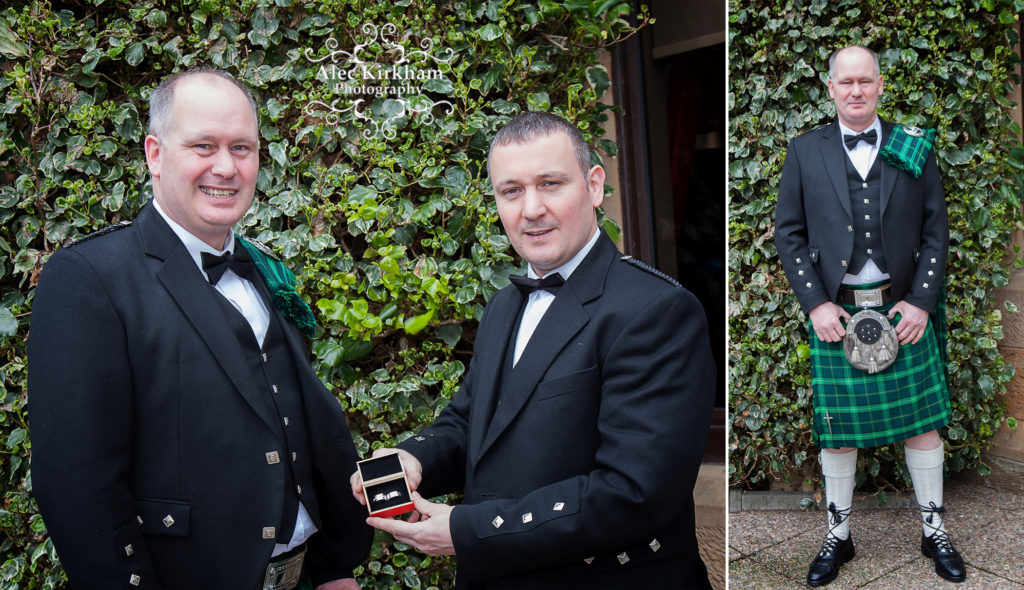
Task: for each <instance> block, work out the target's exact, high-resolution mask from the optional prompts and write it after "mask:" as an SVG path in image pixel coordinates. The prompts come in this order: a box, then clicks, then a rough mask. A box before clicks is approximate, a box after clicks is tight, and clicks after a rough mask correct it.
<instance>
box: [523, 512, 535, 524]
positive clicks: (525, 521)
mask: <svg viewBox="0 0 1024 590" xmlns="http://www.w3.org/2000/svg"><path fill="white" fill-rule="evenodd" d="M531 522H533V513H532V512H527V513H526V514H524V515H523V524H528V523H531Z"/></svg>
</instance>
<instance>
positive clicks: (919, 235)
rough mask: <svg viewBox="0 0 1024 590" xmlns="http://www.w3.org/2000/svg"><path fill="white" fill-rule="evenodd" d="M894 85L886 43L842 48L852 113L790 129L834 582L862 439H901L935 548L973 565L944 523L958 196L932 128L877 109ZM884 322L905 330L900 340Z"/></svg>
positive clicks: (847, 546) (786, 245)
mask: <svg viewBox="0 0 1024 590" xmlns="http://www.w3.org/2000/svg"><path fill="white" fill-rule="evenodd" d="M882 88H883V82H882V76H881V72H880V70H879V64H878V56H877V55H876V54H875V53H874V52H873V51H871V50H870V49H867V48H865V47H859V46H851V47H844V48H842V49H840V50H838V51H836V52H835V53H834V54H832V56H831V58H830V59H829V78H828V91H829V96H831V97H832V100H833V101H834V103H835V108H836V115H837V118H838V121H836V122H835V123H833V124H831V125H826V126H824V127H820V128H818V129H815V130H813V131H810V132H808V133H805V134H803V135H801V136H799V137H797V138H795V139H793V140H792V141H791V142H790V144H789V148H788V150H787V152H786V161H785V164H784V165H783V167H782V182H781V184H780V186H779V201H778V205H777V207H776V214H775V215H776V216H775V245H776V248H777V249H778V253H779V258H780V261H781V262H782V267H783V269H784V270H785V272H786V278H787V279H788V280H789V284H790V286H791V287H792V288H793V291H794V293H795V294H796V297H797V299H798V300H799V301H800V307H801V308H802V309H803V311H804V312H805V313H807V315H808V318H809V320H810V333H809V337H810V348H811V375H812V388H813V394H814V395H813V403H814V435H815V438H816V440H817V442H818V444H819V446H820V447H821V449H822V451H821V455H820V461H821V469H822V473H823V475H824V479H825V497H826V503H827V506H828V531H827V533H826V534H825V539H824V541H823V543H822V547H821V550H820V551H819V552H818V555H817V556H816V557H815V558H814V560H813V561H812V563H811V566H810V569H809V571H808V574H807V583H808V584H809V585H810V586H823V585H825V584H828V583H829V582H831V581H832V580H834V579H835V578H836V577H837V576H838V575H839V570H840V566H841V565H842V564H843V563H845V562H847V561H849V560H850V559H852V558H853V557H854V546H853V537H852V536H851V535H850V528H849V522H848V519H849V516H850V508H851V505H852V501H853V487H854V477H855V475H856V473H857V449H858V448H868V447H875V446H880V445H888V444H891V443H895V442H900V441H905V444H904V452H905V454H906V461H907V470H908V471H909V472H910V476H911V479H912V481H913V484H914V493H915V494H916V497H917V502H918V504H920V507H921V516H922V528H923V531H922V533H923V534H922V536H921V551H922V553H923V554H924V555H925V556H926V557H930V558H932V559H933V560H934V562H935V571H936V573H937V574H938V575H939V576H941V577H943V578H945V579H947V580H950V581H953V582H961V581H963V580H964V579H965V577H966V571H965V570H964V564H963V560H962V559H961V557H960V554H959V553H958V552H957V550H956V549H955V548H954V547H953V544H952V542H951V541H950V539H949V536H948V533H947V532H946V527H945V524H944V522H943V519H944V515H945V510H946V509H945V506H943V503H942V471H943V447H942V439H941V438H940V436H939V433H938V429H939V428H941V427H943V426H945V425H946V424H947V423H948V422H949V417H950V403H949V388H948V384H947V383H946V377H945V366H944V365H943V360H942V356H943V355H942V354H941V350H942V349H941V346H942V344H941V342H942V340H941V337H942V330H943V328H942V326H943V325H944V322H943V321H941V317H942V313H943V311H942V303H941V302H942V295H941V293H942V284H943V280H944V275H945V268H946V254H947V250H948V248H949V223H948V220H947V218H946V201H945V198H944V196H943V190H942V180H941V178H939V171H938V166H937V165H936V162H935V156H934V155H932V154H931V153H930V152H929V150H930V148H931V143H930V142H926V140H925V138H926V135H927V134H926V133H925V132H924V131H923V130H921V129H918V128H916V127H902V128H900V127H895V126H893V125H892V124H891V123H888V122H886V121H883V120H882V119H881V118H879V117H878V115H877V114H876V111H877V109H878V98H879V96H880V95H881V94H882ZM925 143H927V145H926V146H925V145H924V144H925ZM897 144H898V145H899V146H902V147H916V148H921V149H920V150H917V151H916V152H915V153H919V154H921V155H922V157H921V159H920V162H919V167H917V168H916V169H915V167H914V166H908V165H907V163H906V162H901V161H900V159H899V157H897V156H896V155H895V154H896V153H906V150H904V149H902V147H901V148H900V149H899V150H893V151H890V150H891V148H892V147H893V146H894V145H897ZM869 312H870V313H869ZM871 313H874V316H872V315H871ZM852 314H857V315H856V316H852V317H851V315H852ZM858 316H860V317H862V318H864V319H863V320H861V319H858ZM846 324H849V325H851V326H852V327H854V328H851V333H850V335H847V325H846ZM883 332H888V333H891V334H892V336H891V337H890V338H891V340H889V341H888V346H887V345H886V342H887V340H886V339H884V338H882V337H881V334H882V333H883ZM863 360H868V361H870V362H869V363H868V364H867V366H866V367H865V366H864V365H863V363H862V361H863ZM884 362H891V364H889V365H888V366H884V367H882V366H881V364H883V363H884ZM858 363H861V364H860V365H858Z"/></svg>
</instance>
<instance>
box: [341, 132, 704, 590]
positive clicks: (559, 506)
mask: <svg viewBox="0 0 1024 590" xmlns="http://www.w3.org/2000/svg"><path fill="white" fill-rule="evenodd" d="M488 166H489V173H490V178H491V184H492V185H493V187H494V195H495V201H496V204H497V208H498V215H499V217H500V218H501V223H502V225H503V226H504V228H505V231H506V233H507V234H508V236H509V239H510V241H511V243H512V246H513V247H514V248H515V250H516V252H517V253H518V254H519V255H520V256H521V257H522V258H523V260H525V261H526V262H527V263H528V266H527V275H526V276H513V277H510V280H511V281H512V283H513V285H511V286H509V287H506V288H505V289H502V290H501V291H499V292H498V293H497V294H495V295H494V297H493V298H492V299H491V301H490V302H489V303H488V304H487V307H486V309H485V311H484V315H483V318H482V320H481V322H480V327H479V330H478V331H477V334H476V338H475V347H474V356H473V360H472V362H471V364H470V368H469V371H468V373H467V374H466V378H465V380H464V381H463V384H462V387H461V388H460V390H459V392H458V393H457V395H456V396H455V398H454V399H453V400H452V402H451V404H450V405H449V406H448V407H447V408H446V409H445V410H444V412H443V413H442V414H441V416H440V417H439V418H438V419H437V420H436V421H435V422H434V423H433V424H432V425H431V426H429V427H427V428H426V429H424V430H423V431H422V432H421V433H419V435H417V436H414V437H412V438H410V439H408V440H406V441H405V442H403V443H402V444H401V445H399V450H398V451H397V452H399V453H401V454H402V457H403V463H404V465H405V468H406V471H407V475H408V478H409V482H410V485H411V487H412V488H413V489H417V490H418V493H414V500H415V507H416V512H414V514H413V516H412V518H410V519H409V521H408V522H407V521H402V520H388V519H381V518H371V519H369V522H370V524H372V525H373V526H375V527H378V528H380V529H383V530H386V531H388V532H390V533H392V534H393V535H394V536H395V537H396V538H397V539H398V540H400V541H403V542H405V543H408V544H411V545H413V546H415V547H416V548H418V549H420V550H422V551H425V552H426V553H429V554H432V555H437V554H442V555H451V554H454V555H455V556H456V557H457V561H458V573H457V580H456V587H457V588H473V589H482V588H487V589H494V588H504V589H515V588H521V589H523V590H527V589H529V590H538V589H540V590H544V589H558V590H564V589H575V588H580V589H582V588H587V589H598V590H600V589H617V590H618V589H622V588H631V589H634V590H636V589H641V590H642V589H659V590H661V589H665V588H708V587H709V584H708V579H707V571H706V570H705V567H704V564H703V562H702V561H701V559H700V556H699V554H698V549H697V540H696V535H695V531H694V514H693V510H694V506H693V496H692V490H693V486H694V483H695V481H696V478H697V472H698V469H699V466H700V458H701V455H702V453H703V449H704V444H705V440H706V436H707V430H708V424H709V421H710V418H711V404H712V399H713V397H714V387H715V370H714V362H713V361H712V358H711V351H710V348H709V343H708V335H707V326H706V323H705V320H704V313H703V311H702V309H701V307H700V304H699V303H698V302H697V300H696V298H694V296H693V295H691V294H690V293H689V292H688V291H686V290H685V289H683V288H682V287H680V286H679V284H678V283H676V282H675V281H674V280H673V279H671V278H669V277H667V276H665V275H663V274H661V273H659V272H657V271H655V270H653V269H651V268H649V267H646V266H645V265H643V264H640V263H638V262H637V261H635V260H634V259H632V258H630V257H624V256H622V255H621V254H620V253H619V252H618V251H617V250H616V248H615V245H614V244H613V243H612V241H611V240H610V239H609V238H608V236H606V235H605V234H604V233H603V232H601V231H600V230H599V229H598V225H597V214H596V209H597V207H598V206H599V205H600V204H601V201H602V198H603V196H604V170H603V169H602V168H601V166H593V165H591V161H590V150H589V148H588V147H587V144H586V142H584V140H583V137H582V135H581V134H580V132H579V130H578V129H577V128H576V127H574V126H573V125H572V124H571V123H569V122H567V121H565V120H563V119H561V118H559V117H556V116H554V115H551V114H547V113H538V112H528V113H523V114H521V115H519V116H518V117H516V118H515V119H513V120H512V121H510V122H509V123H508V124H507V125H506V126H505V127H504V128H503V129H502V130H501V131H499V132H498V134H497V135H496V136H495V138H494V141H493V143H492V144H491V151H490V156H489V159H488ZM386 452H395V451H394V450H391V449H388V450H382V451H378V452H377V454H381V453H386ZM352 490H353V494H354V495H355V497H356V498H357V499H359V500H360V501H362V500H363V494H362V485H361V481H360V480H359V476H358V474H354V475H353V476H352ZM454 491H463V492H464V493H465V501H464V503H462V504H459V505H457V506H454V507H452V506H448V505H443V504H435V503H431V502H428V501H426V500H424V499H423V497H431V496H435V495H438V494H443V493H448V492H454Z"/></svg>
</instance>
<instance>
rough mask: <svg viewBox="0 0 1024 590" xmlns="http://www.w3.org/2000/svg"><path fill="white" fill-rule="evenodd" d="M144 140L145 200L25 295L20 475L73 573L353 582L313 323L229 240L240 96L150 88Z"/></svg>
mask: <svg viewBox="0 0 1024 590" xmlns="http://www.w3.org/2000/svg"><path fill="white" fill-rule="evenodd" d="M145 151H146V162H147V164H148V165H149V171H150V174H151V176H152V181H153V194H154V199H153V202H152V203H150V204H149V205H147V206H146V207H144V208H143V209H142V211H140V212H139V214H138V216H137V217H136V218H135V220H134V221H132V222H131V223H123V224H120V225H117V226H113V227H111V228H108V229H106V230H102V231H100V232H97V233H95V234H92V235H90V236H87V237H85V238H83V239H81V240H79V241H78V242H76V243H74V244H71V245H69V246H67V247H64V248H62V249H60V250H58V251H57V252H55V253H54V254H53V255H52V256H51V257H50V259H49V260H48V262H47V263H46V266H45V268H44V270H43V272H42V277H41V279H40V282H39V286H38V287H37V289H36V292H35V300H34V303H33V309H32V326H31V335H30V338H29V354H28V358H29V375H28V380H29V416H30V419H31V433H32V451H33V453H32V477H33V487H34V493H35V496H36V498H37V500H38V502H39V506H40V509H41V511H42V514H43V517H44V518H45V519H46V525H47V529H48V531H49V533H50V536H51V538H52V539H53V542H54V545H55V547H56V548H57V552H58V554H59V555H60V558H61V562H62V563H63V565H64V568H65V570H66V571H67V573H68V576H69V578H70V580H71V583H72V585H73V586H74V588H76V589H102V590H109V589H112V588H125V589H129V588H162V589H164V590H170V589H178V590H203V589H214V588H217V589H220V588H239V589H243V590H257V589H263V590H287V589H290V588H295V587H297V585H299V584H300V583H301V584H302V586H303V587H306V588H310V587H312V586H313V585H315V586H316V587H317V588H318V589H319V590H346V589H355V588H358V585H357V584H356V582H355V580H354V579H353V578H352V569H353V568H354V567H355V566H357V565H359V563H360V562H361V561H362V560H363V558H364V556H365V555H366V552H367V550H368V548H369V542H370V538H371V534H372V530H371V529H370V528H369V527H367V526H365V524H364V523H363V508H362V507H361V506H360V505H359V504H358V503H356V502H355V501H354V500H353V499H352V498H351V494H350V493H349V481H348V479H347V475H348V473H350V472H351V470H352V469H353V468H354V466H355V459H356V454H355V449H354V447H353V445H352V439H351V436H350V435H349V431H348V428H347V426H346V424H345V419H344V414H343V413H342V411H341V409H340V406H339V405H338V403H337V401H336V400H335V399H334V397H333V396H332V395H330V393H329V392H328V391H327V390H326V389H325V388H324V386H323V385H322V384H321V383H320V381H319V380H318V379H317V377H316V375H315V373H314V372H313V370H312V368H311V367H310V364H309V361H308V359H307V352H306V344H305V339H304V337H303V336H302V334H301V333H300V331H299V327H300V326H302V327H308V326H309V325H310V324H309V323H308V320H309V319H310V318H305V317H300V316H297V315H296V314H294V313H282V312H281V311H279V310H278V309H276V308H275V301H276V300H275V299H274V298H273V297H272V296H271V290H270V289H268V284H267V283H268V281H272V280H276V281H277V282H276V283H275V285H274V286H275V290H274V291H275V295H277V294H278V293H280V292H281V290H282V289H284V290H285V291H287V290H288V289H290V288H291V285H290V284H288V283H287V281H285V282H284V284H281V281H280V279H279V278H278V279H274V278H273V277H274V276H278V273H279V274H282V275H284V276H290V275H288V273H287V272H286V270H285V269H283V267H281V266H280V263H279V262H277V261H276V260H273V259H271V258H268V257H266V256H265V255H264V254H262V253H261V251H260V250H259V249H257V248H255V247H254V246H253V245H252V244H250V243H248V242H245V241H244V240H243V239H242V238H240V237H238V236H235V235H233V234H232V228H233V227H234V225H235V224H236V223H237V222H238V221H239V219H241V217H242V215H244V214H245V212H246V211H247V210H248V209H249V206H250V205H251V204H252V201H253V196H254V192H255V187H256V177H257V174H258V172H259V132H258V125H257V115H256V104H255V102H254V100H253V98H252V94H251V93H250V92H249V90H248V89H247V88H245V87H244V86H242V85H241V84H240V83H239V82H237V81H236V80H235V79H234V78H232V77H231V76H229V75H228V74H226V73H224V72H221V71H217V70H193V71H189V72H184V73H181V74H177V75H174V76H172V77H170V78H168V79H166V80H164V81H163V82H162V83H161V84H160V85H159V86H158V87H157V88H156V89H155V90H154V91H153V94H152V96H151V98H150V135H149V136H148V137H146V142H145ZM268 268H269V269H271V270H272V271H274V272H265V271H266V269H268ZM292 295H294V293H292ZM296 297H297V295H296Z"/></svg>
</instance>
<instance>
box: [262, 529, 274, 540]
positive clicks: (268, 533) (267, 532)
mask: <svg viewBox="0 0 1024 590" xmlns="http://www.w3.org/2000/svg"><path fill="white" fill-rule="evenodd" d="M263 538H264V539H275V538H277V528H276V527H272V526H265V527H263Z"/></svg>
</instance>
